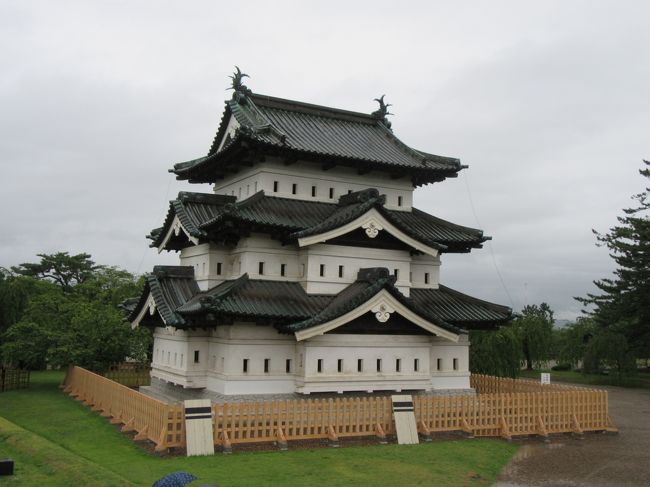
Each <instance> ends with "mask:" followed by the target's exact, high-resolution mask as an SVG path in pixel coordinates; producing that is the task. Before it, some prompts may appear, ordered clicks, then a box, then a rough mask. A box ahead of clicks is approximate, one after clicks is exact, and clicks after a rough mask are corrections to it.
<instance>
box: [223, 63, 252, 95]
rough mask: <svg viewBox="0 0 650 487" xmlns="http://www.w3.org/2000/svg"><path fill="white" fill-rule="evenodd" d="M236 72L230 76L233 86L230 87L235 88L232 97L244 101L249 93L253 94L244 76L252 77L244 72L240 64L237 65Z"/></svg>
mask: <svg viewBox="0 0 650 487" xmlns="http://www.w3.org/2000/svg"><path fill="white" fill-rule="evenodd" d="M235 70H236V71H235V72H234V73H233V74H232V76H229V78H230V79H231V80H232V86H231V87H230V88H228V89H229V90H234V93H233V94H232V97H233V98H234V99H236V100H237V101H242V100H245V99H246V96H247V95H252V94H253V92H252V91H251V90H250V88H248V87H247V86H246V85H245V84H244V83H243V79H244V78H250V76H249V75H247V74H246V73H242V72H241V69H239V66H235Z"/></svg>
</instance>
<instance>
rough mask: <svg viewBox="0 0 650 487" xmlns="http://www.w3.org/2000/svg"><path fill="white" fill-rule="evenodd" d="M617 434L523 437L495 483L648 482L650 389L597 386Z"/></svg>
mask: <svg viewBox="0 0 650 487" xmlns="http://www.w3.org/2000/svg"><path fill="white" fill-rule="evenodd" d="M602 388H603V389H606V390H608V391H609V404H610V416H611V418H612V420H613V421H614V423H615V424H616V426H617V427H618V429H619V431H620V434H618V435H615V436H613V435H605V434H586V435H585V439H584V440H578V439H573V438H571V437H570V436H568V435H567V436H562V437H561V438H553V439H552V440H551V442H550V443H543V442H541V441H526V442H524V446H523V447H522V448H521V449H520V450H519V452H518V453H517V455H516V456H515V458H513V460H512V461H511V463H510V464H509V465H508V466H507V467H506V468H505V470H504V471H503V472H502V474H501V475H500V477H499V479H498V482H497V483H496V484H494V487H523V486H549V487H550V486H553V487H564V486H567V487H568V486H572V487H573V486H580V487H582V486H585V487H586V486H589V487H602V486H607V487H609V486H613V487H619V486H620V487H624V486H644V487H646V486H649V485H650V390H648V389H625V388H621V387H602Z"/></svg>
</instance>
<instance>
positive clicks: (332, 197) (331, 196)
mask: <svg viewBox="0 0 650 487" xmlns="http://www.w3.org/2000/svg"><path fill="white" fill-rule="evenodd" d="M330 199H331V200H333V199H334V188H330Z"/></svg>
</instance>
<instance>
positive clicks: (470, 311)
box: [410, 284, 512, 328]
mask: <svg viewBox="0 0 650 487" xmlns="http://www.w3.org/2000/svg"><path fill="white" fill-rule="evenodd" d="M410 298H411V300H412V301H413V303H415V306H416V307H417V308H418V309H434V310H435V313H436V315H437V316H439V317H440V318H441V319H443V320H445V321H446V322H448V323H452V324H456V325H458V326H465V325H464V324H466V323H474V324H475V325H476V326H477V327H485V328H489V327H491V326H494V325H497V324H499V323H504V322H506V321H508V320H510V318H511V317H512V309H511V308H509V307H508V306H502V305H500V304H495V303H490V302H489V301H483V300H482V299H477V298H474V297H472V296H469V295H467V294H463V293H461V292H459V291H455V290H453V289H451V288H449V287H447V286H443V285H442V284H440V287H439V288H438V289H428V288H427V289H424V288H411V293H410Z"/></svg>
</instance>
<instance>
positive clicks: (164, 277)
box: [128, 265, 200, 327]
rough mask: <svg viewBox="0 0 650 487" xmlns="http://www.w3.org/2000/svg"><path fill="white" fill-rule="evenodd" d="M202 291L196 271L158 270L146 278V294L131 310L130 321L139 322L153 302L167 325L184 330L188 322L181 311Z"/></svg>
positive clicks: (143, 294) (169, 268) (180, 269)
mask: <svg viewBox="0 0 650 487" xmlns="http://www.w3.org/2000/svg"><path fill="white" fill-rule="evenodd" d="M199 291H200V290H199V286H198V284H197V283H196V281H195V280H194V268H193V267H191V266H163V265H158V266H155V267H154V268H153V272H152V273H151V274H146V275H145V284H144V290H143V291H142V294H141V296H140V300H139V302H138V304H137V305H135V307H133V308H132V309H131V310H130V314H129V318H128V319H129V321H131V322H133V321H135V320H136V318H137V317H138V315H139V314H140V312H141V311H142V309H143V308H144V307H146V306H148V302H149V300H150V299H152V300H153V303H154V305H155V309H156V311H157V312H158V313H159V314H160V317H161V318H162V321H163V323H164V324H165V325H170V326H177V327H179V326H182V325H184V324H185V319H184V318H183V316H182V314H180V313H178V312H177V309H178V308H179V307H180V306H182V305H183V304H184V303H185V302H187V301H188V300H189V299H190V298H191V297H192V296H195V295H196V294H197V293H198V292H199Z"/></svg>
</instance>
